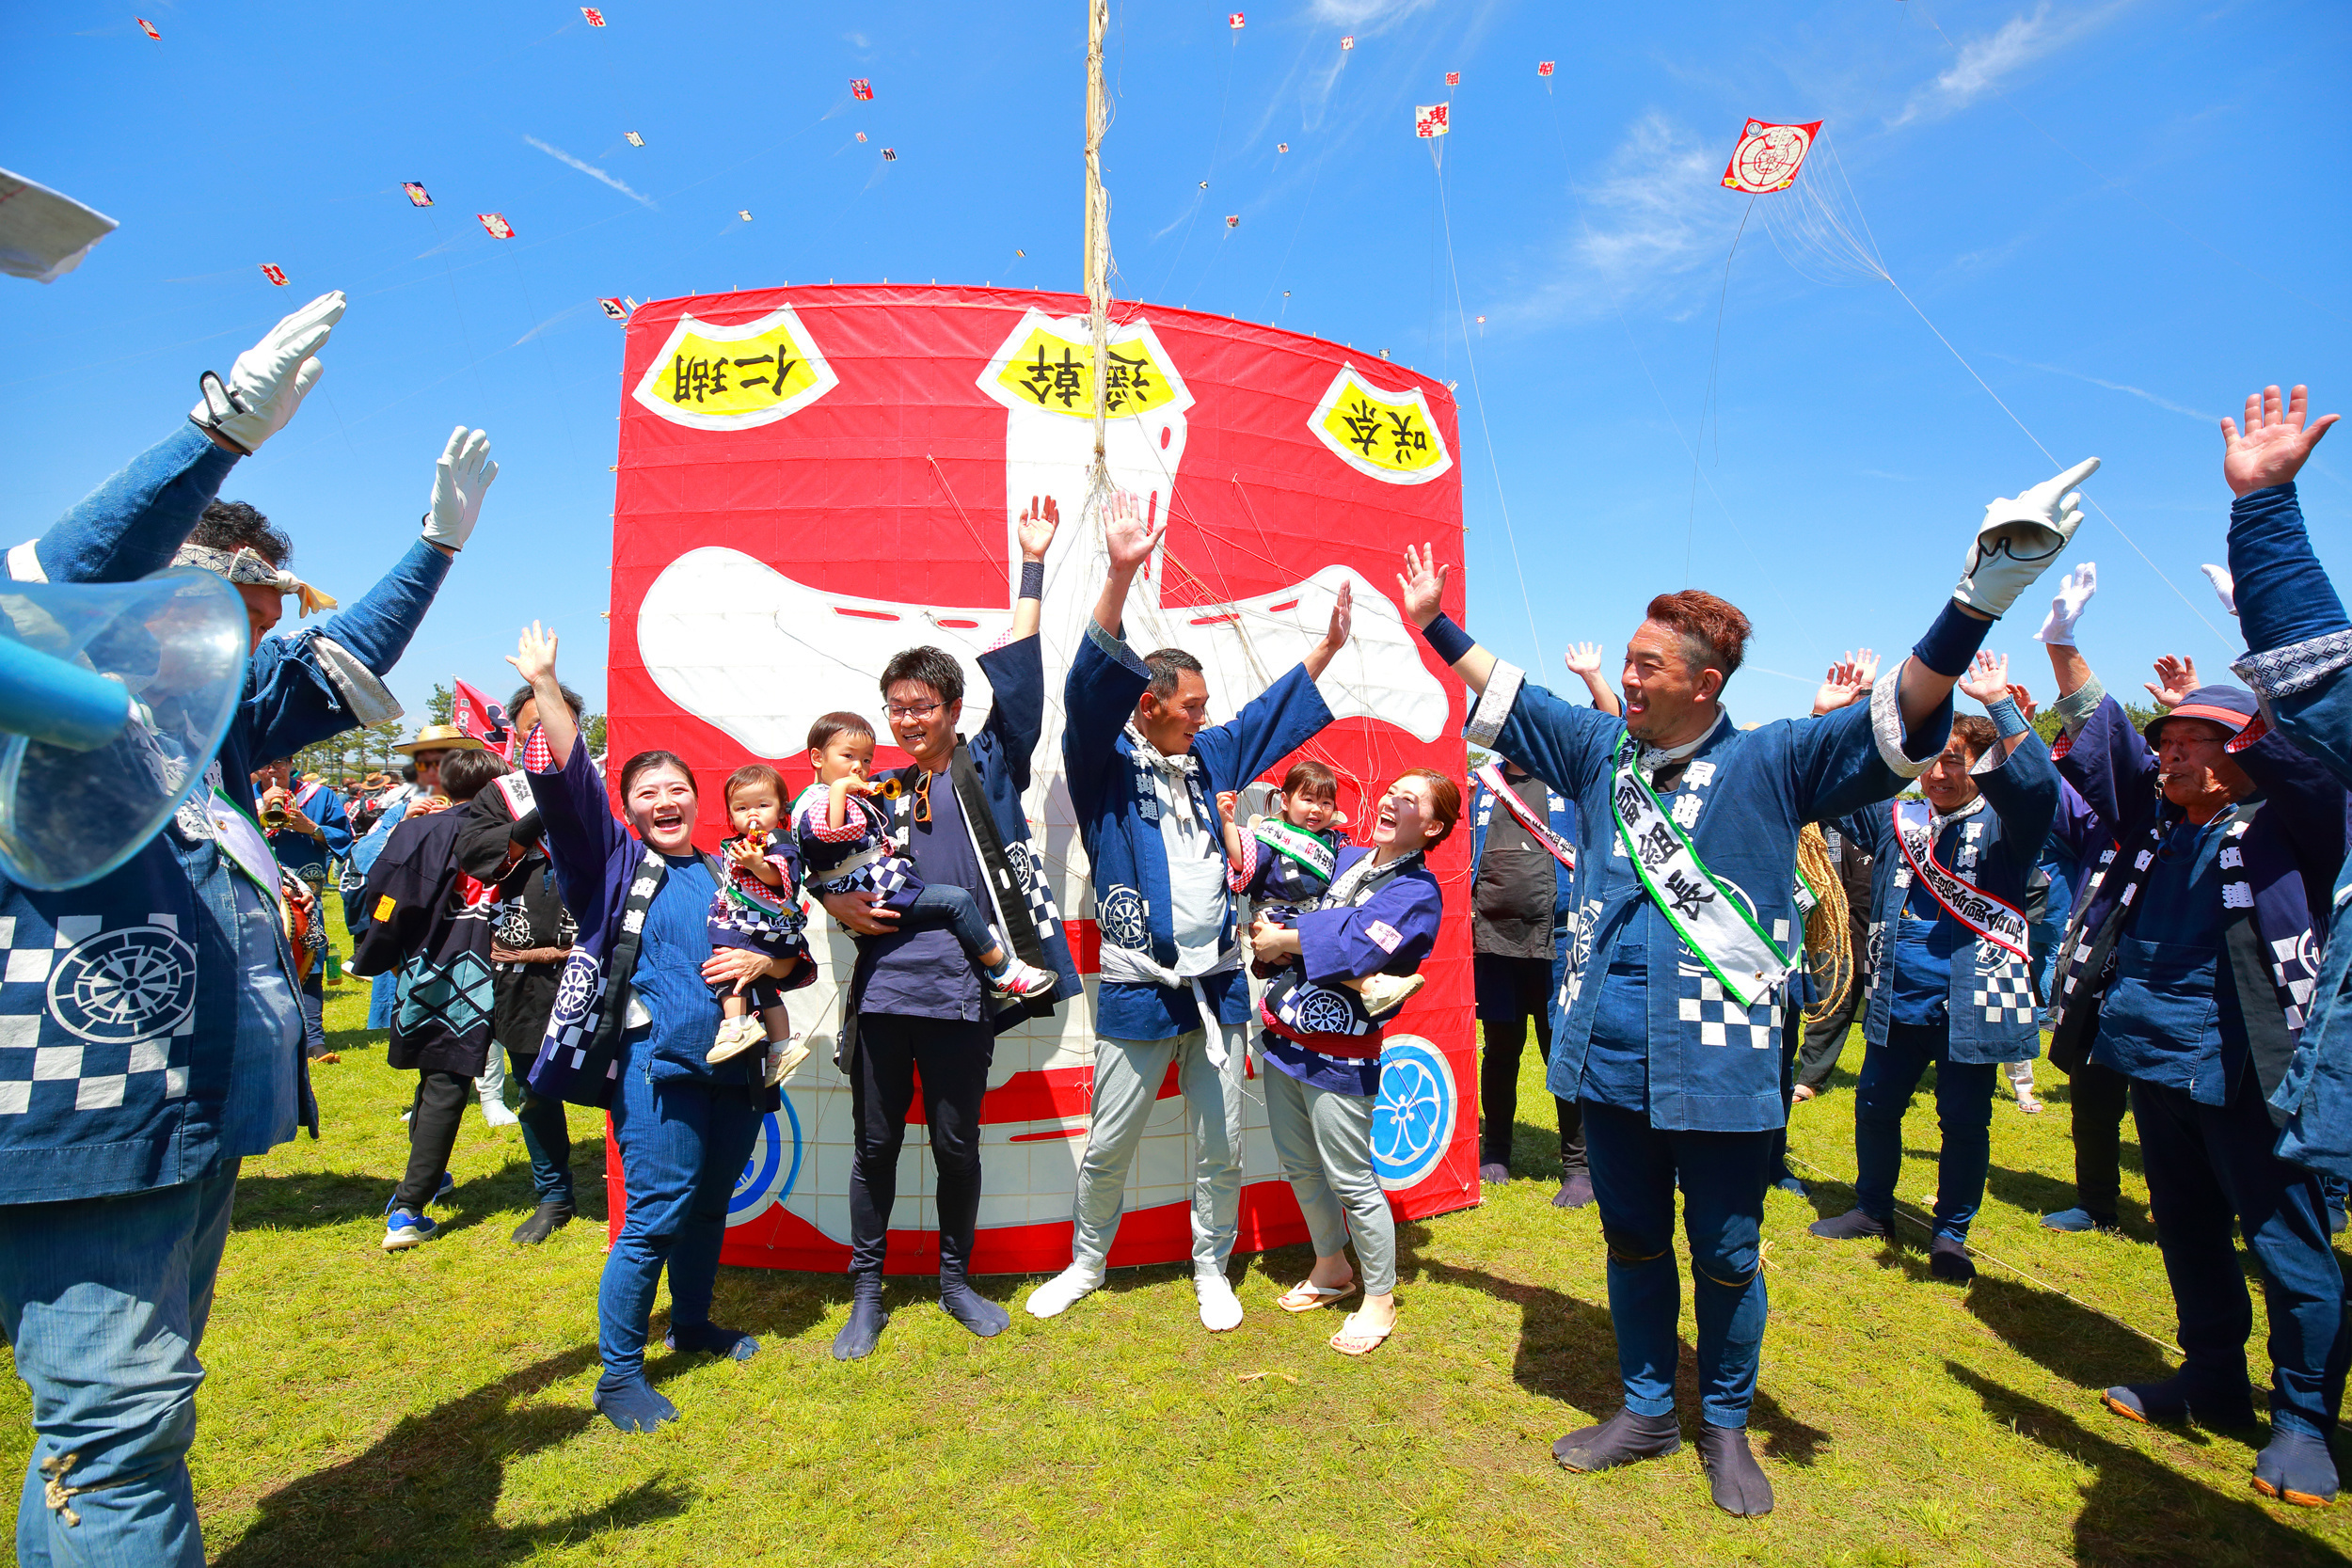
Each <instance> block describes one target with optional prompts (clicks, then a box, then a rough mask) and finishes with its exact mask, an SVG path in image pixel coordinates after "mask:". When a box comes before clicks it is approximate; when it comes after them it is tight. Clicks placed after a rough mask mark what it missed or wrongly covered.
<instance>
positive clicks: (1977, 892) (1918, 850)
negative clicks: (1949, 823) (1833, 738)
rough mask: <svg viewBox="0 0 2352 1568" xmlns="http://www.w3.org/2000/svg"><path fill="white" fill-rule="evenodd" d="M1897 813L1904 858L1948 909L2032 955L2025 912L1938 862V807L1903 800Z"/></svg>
mask: <svg viewBox="0 0 2352 1568" xmlns="http://www.w3.org/2000/svg"><path fill="white" fill-rule="evenodd" d="M1893 815H1894V819H1895V841H1896V842H1897V843H1898V844H1900V845H1901V846H1902V848H1903V862H1904V863H1905V864H1907V865H1909V866H1910V867H1911V870H1912V873H1913V875H1915V876H1916V877H1917V878H1918V879H1919V880H1920V882H1921V883H1922V884H1924V885H1925V886H1926V888H1927V890H1928V891H1929V892H1930V893H1932V894H1933V895H1935V901H1936V902H1937V903H1939V904H1941V905H1943V906H1944V909H1945V911H1946V912H1947V913H1948V914H1949V915H1950V916H1951V917H1952V918H1953V919H1954V920H1957V921H1959V922H1960V923H1961V924H1962V925H1963V926H1965V927H1968V929H1970V930H1971V931H1974V932H1975V933H1976V934H1977V935H1978V936H1979V938H1980V939H1982V940H1983V941H1986V942H1991V943H1993V944H1994V946H1996V947H2003V948H2007V949H2008V950H2009V951H2010V952H2011V953H2013V954H2015V955H2016V956H2017V957H2018V958H2025V957H2026V916H2025V911H2022V910H2019V909H2017V908H2016V907H2014V906H2013V905H2010V904H2005V903H2003V902H2002V901H2001V900H2000V899H1998V898H1995V897H1994V896H1993V895H1991V894H1989V893H1987V892H1985V891H1984V889H1982V888H1980V887H1979V886H1977V885H1976V884H1975V883H1974V882H1970V881H1967V880H1964V879H1962V878H1960V877H1958V876H1956V875H1954V874H1953V873H1951V872H1949V871H1947V870H1945V869H1944V867H1943V865H1942V864H1940V863H1938V862H1937V860H1936V858H1935V835H1934V833H1933V832H1932V829H1933V826H1934V820H1935V808H1934V807H1933V806H1931V805H1930V804H1928V802H1927V801H1925V800H1897V801H1896V802H1894V807H1893Z"/></svg>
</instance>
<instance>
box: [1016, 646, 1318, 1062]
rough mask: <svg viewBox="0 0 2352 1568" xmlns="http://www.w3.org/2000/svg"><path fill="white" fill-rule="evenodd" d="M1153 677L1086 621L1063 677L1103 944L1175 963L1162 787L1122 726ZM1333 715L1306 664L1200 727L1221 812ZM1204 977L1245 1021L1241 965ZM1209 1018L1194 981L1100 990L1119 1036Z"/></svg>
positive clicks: (1103, 1029)
mask: <svg viewBox="0 0 2352 1568" xmlns="http://www.w3.org/2000/svg"><path fill="white" fill-rule="evenodd" d="M1151 684H1152V672H1151V671H1150V670H1148V669H1146V668H1145V667H1144V663H1143V660H1142V658H1141V657H1138V656H1137V655H1136V651H1135V650H1134V649H1133V648H1130V647H1128V646H1127V644H1126V643H1125V642H1124V641H1120V639H1119V638H1116V637H1113V636H1111V635H1110V634H1109V633H1107V632H1105V631H1104V630H1103V628H1102V627H1101V626H1097V625H1095V624H1094V622H1093V621H1091V620H1089V621H1088V622H1087V635H1086V639H1085V641H1082V642H1080V643H1079V644H1078V652H1077V657H1075V658H1073V660H1072V661H1071V665H1070V678H1069V681H1068V682H1067V684H1066V685H1065V687H1064V688H1063V698H1062V704H1063V710H1064V715H1065V727H1064V728H1063V730H1062V742H1061V744H1062V761H1063V766H1064V767H1065V768H1067V769H1068V770H1069V772H1068V777H1069V781H1070V804H1071V808H1072V809H1073V811H1074V812H1075V813H1076V815H1077V818H1078V836H1079V840H1080V842H1081V843H1083V844H1084V845H1085V846H1086V852H1087V864H1088V867H1089V876H1090V878H1091V879H1092V881H1093V883H1094V917H1095V920H1096V921H1097V923H1098V924H1099V926H1100V928H1101V931H1102V938H1103V945H1104V947H1106V948H1109V947H1124V948H1128V949H1130V950H1142V951H1146V952H1148V953H1150V955H1151V957H1152V961H1153V962H1154V963H1157V964H1159V965H1160V966H1161V967H1163V968H1172V967H1174V965H1175V962H1176V932H1175V924H1174V920H1173V917H1172V915H1171V913H1170V911H1169V908H1168V853H1167V850H1166V848H1165V847H1164V846H1163V845H1162V843H1161V839H1160V828H1159V822H1158V819H1157V816H1155V815H1147V814H1154V813H1156V812H1157V810H1158V798H1157V797H1156V796H1155V795H1154V794H1153V792H1152V779H1151V774H1150V772H1149V770H1148V769H1147V768H1142V767H1139V766H1137V764H1136V760H1135V749H1134V748H1133V747H1132V746H1131V745H1129V744H1128V741H1127V736H1126V735H1125V733H1124V731H1125V729H1126V725H1127V721H1129V720H1130V719H1133V718H1134V717H1135V714H1136V703H1137V702H1138V701H1140V700H1141V698H1142V696H1143V692H1144V689H1145V688H1146V687H1148V686H1150V685H1151ZM1330 721H1331V710H1330V709H1329V708H1328V707H1327V706H1325V705H1324V702H1323V694H1322V693H1321V692H1319V691H1317V690H1316V689H1315V683H1314V681H1313V679H1312V678H1311V676H1309V675H1308V673H1307V670H1306V667H1305V666H1304V665H1295V666H1293V667H1292V669H1291V670H1290V671H1289V673H1286V674H1284V675H1283V676H1282V677H1281V678H1280V679H1279V680H1277V681H1276V682H1275V683H1274V684H1273V685H1271V686H1269V687H1267V688H1266V689H1264V690H1263V691H1262V692H1260V693H1258V695H1257V696H1255V697H1252V698H1251V699H1250V700H1249V701H1248V703H1246V704H1244V705H1243V706H1242V710H1241V712H1240V713H1238V714H1236V715H1234V716H1233V717H1232V719H1230V720H1228V721H1226V722H1224V723H1222V724H1216V725H1213V726H1211V727H1210V728H1208V729H1204V730H1202V731H1201V732H1200V734H1199V735H1197V736H1194V737H1193V741H1192V754H1193V755H1194V756H1195V757H1197V758H1199V759H1200V773H1201V778H1200V788H1201V789H1202V790H1203V791H1204V792H1205V795H1206V799H1207V800H1209V801H1210V802H1211V803H1212V816H1211V820H1215V817H1214V802H1215V800H1216V797H1217V795H1218V794H1219V793H1220V792H1222V791H1225V790H1229V789H1230V790H1238V789H1240V788H1241V787H1242V786H1243V785H1244V784H1248V782H1249V781H1250V780H1252V779H1254V778H1256V777H1257V776H1258V775H1259V774H1260V773H1263V772H1264V771H1265V770H1266V769H1267V768H1270V767H1272V766H1273V765H1274V764H1275V763H1276V762H1278V761H1279V760H1280V759H1281V758H1282V757H1284V756H1286V755H1288V754H1289V753H1290V752H1295V751H1296V750H1297V749H1298V748H1299V747H1301V746H1303V745H1305V744H1306V743H1307V742H1308V741H1310V740H1311V739H1313V738H1314V737H1315V736H1316V734H1317V733H1319V732H1320V731H1321V730H1322V729H1323V727H1324V726H1325V725H1326V724H1328V723H1329V722H1330ZM1240 940H1241V933H1240V927H1239V921H1238V907H1237V901H1236V900H1235V899H1234V897H1233V895H1232V892H1231V891H1230V890H1228V892H1227V894H1226V897H1225V933H1224V936H1223V937H1222V938H1221V939H1220V941H1219V946H1220V948H1222V949H1226V950H1232V949H1235V948H1237V947H1238V945H1239V942H1240ZM1200 987H1201V990H1203V991H1205V992H1206V993H1207V994H1208V996H1209V998H1210V1001H1211V1004H1212V1005H1213V1006H1215V1007H1216V1015H1217V1022H1218V1023H1220V1024H1226V1025H1232V1024H1239V1023H1242V1022H1245V1021H1247V1019H1248V1016H1249V988H1248V984H1247V983H1246V982H1245V981H1244V980H1243V978H1242V975H1241V973H1240V971H1239V970H1234V971H1232V972H1229V973H1226V974H1214V975H1203V976H1201V978H1200ZM1200 1026H1201V1022H1200V1007H1199V1006H1197V1005H1196V1004H1195V1003H1194V1001H1193V998H1192V992H1191V990H1190V989H1189V988H1184V989H1178V988H1176V987H1172V986H1157V985H1151V984H1146V983H1133V982H1120V981H1110V980H1105V981H1104V982H1103V983H1102V984H1101V985H1100V987H1098V988H1097V990H1096V992H1095V1002H1094V1027H1095V1032H1096V1033H1098V1034H1102V1035H1107V1036H1109V1037H1111V1038H1113V1039H1122V1040H1157V1039H1167V1038H1168V1037H1171V1036H1175V1035H1181V1034H1184V1033H1186V1032H1187V1031H1189V1030H1193V1029H1197V1028H1200Z"/></svg>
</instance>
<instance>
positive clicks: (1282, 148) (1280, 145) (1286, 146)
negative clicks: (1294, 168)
mask: <svg viewBox="0 0 2352 1568" xmlns="http://www.w3.org/2000/svg"><path fill="white" fill-rule="evenodd" d="M1274 150H1275V151H1277V152H1288V151H1289V150H1291V144H1290V143H1288V142H1286V141H1278V142H1276V143H1275V144H1274Z"/></svg>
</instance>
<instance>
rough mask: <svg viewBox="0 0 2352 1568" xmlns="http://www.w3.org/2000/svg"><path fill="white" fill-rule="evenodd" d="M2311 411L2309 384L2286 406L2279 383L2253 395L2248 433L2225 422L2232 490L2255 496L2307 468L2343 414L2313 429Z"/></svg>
mask: <svg viewBox="0 0 2352 1568" xmlns="http://www.w3.org/2000/svg"><path fill="white" fill-rule="evenodd" d="M2310 410H2311V388H2308V387H2300V386H2298V387H2296V388H2295V390H2293V391H2292V392H2290V393H2288V394H2287V397H2286V401H2285V402H2284V403H2283V404H2281V403H2280V398H2279V388H2276V387H2265V388H2263V389H2262V390H2261V391H2259V392H2249V393H2248V394H2247V398H2246V429H2245V431H2244V433H2243V434H2241V433H2240V432H2239V430H2238V427H2237V421H2236V420H2232V419H2226V418H2225V419H2224V420H2222V421H2221V440H2222V451H2221V477H2222V478H2223V479H2225V480H2227V481H2229V483H2230V494H2232V495H2233V496H2250V495H2252V494H2253V493H2254V492H2255V491H2257V490H2267V489H2269V488H2270V487H2271V486H2272V485H2274V484H2286V483H2291V482H2292V481H2293V480H2294V478H2295V476H2296V474H2297V473H2299V472H2301V471H2302V468H2303V464H2304V461H2305V460H2306V459H2308V458H2309V457H2310V456H2311V455H2312V448H2313V447H2315V446H2317V445H2319V438H2320V437H2321V436H2325V435H2327V434H2328V426H2329V425H2331V424H2333V423H2335V422H2336V420H2337V418H2338V416H2336V415H2334V414H2322V415H2321V416H2320V417H2319V418H2318V419H2316V420H2311V421H2310V424H2309V427H2308V428H2307V427H2306V425H2305V422H2304V421H2305V418H2306V416H2307V415H2308V414H2309V413H2310ZM2215 586H2217V587H2218V586H2219V584H2216V585H2215ZM2231 613H2232V614H2235V613H2236V611H2235V610H2232V611H2231Z"/></svg>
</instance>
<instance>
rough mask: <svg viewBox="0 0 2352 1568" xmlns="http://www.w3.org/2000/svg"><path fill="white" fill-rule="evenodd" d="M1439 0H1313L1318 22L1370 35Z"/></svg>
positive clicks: (1384, 29) (1313, 9)
mask: <svg viewBox="0 0 2352 1568" xmlns="http://www.w3.org/2000/svg"><path fill="white" fill-rule="evenodd" d="M1436 3H1437V0H1314V5H1313V7H1312V8H1311V9H1312V11H1313V14H1314V19H1315V20H1316V21H1317V22H1326V23H1329V24H1331V25H1332V26H1334V27H1346V28H1349V29H1351V30H1353V31H1355V32H1359V33H1363V34H1366V35H1370V34H1373V33H1384V32H1386V31H1388V30H1389V29H1390V28H1391V27H1393V26H1395V25H1396V24H1398V23H1400V22H1402V21H1404V20H1405V19H1406V17H1408V16H1410V15H1412V14H1413V13H1414V12H1415V11H1425V10H1427V9H1428V8H1430V7H1431V6H1433V5H1435V4H1436Z"/></svg>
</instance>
